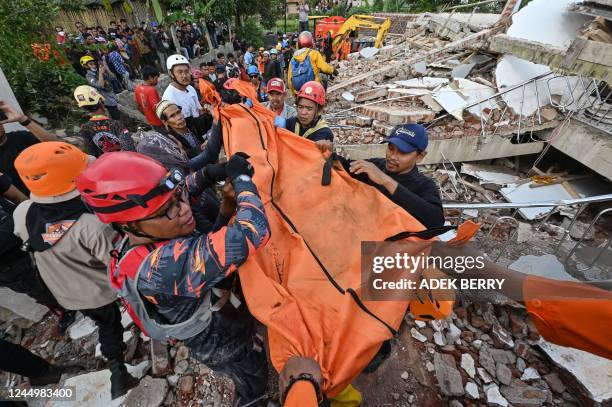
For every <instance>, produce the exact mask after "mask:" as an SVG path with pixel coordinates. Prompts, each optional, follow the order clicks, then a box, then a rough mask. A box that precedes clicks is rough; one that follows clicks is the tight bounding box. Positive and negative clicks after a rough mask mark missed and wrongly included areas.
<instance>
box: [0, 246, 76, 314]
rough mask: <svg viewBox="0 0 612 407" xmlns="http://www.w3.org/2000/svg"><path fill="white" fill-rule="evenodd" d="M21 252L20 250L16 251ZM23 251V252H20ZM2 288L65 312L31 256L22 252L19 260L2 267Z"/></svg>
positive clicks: (0, 282)
mask: <svg viewBox="0 0 612 407" xmlns="http://www.w3.org/2000/svg"><path fill="white" fill-rule="evenodd" d="M15 250H20V249H15ZM20 251H21V250H20ZM0 287H7V288H10V289H11V290H13V291H15V292H18V293H22V294H26V295H28V296H30V297H32V298H33V299H34V300H36V302H38V303H39V304H42V305H45V306H47V307H49V308H51V309H53V310H63V309H64V308H63V307H62V306H61V305H59V304H58V302H57V300H56V299H55V297H54V296H53V294H51V291H49V288H48V287H47V285H46V284H45V282H44V281H43V279H42V278H41V277H40V274H39V273H38V270H37V269H36V267H34V263H33V262H32V260H31V259H30V255H29V254H27V253H25V252H22V254H20V255H18V256H17V258H14V259H13V260H11V261H8V262H7V263H6V264H4V265H2V266H0Z"/></svg>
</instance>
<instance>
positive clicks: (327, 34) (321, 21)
mask: <svg viewBox="0 0 612 407" xmlns="http://www.w3.org/2000/svg"><path fill="white" fill-rule="evenodd" d="M309 19H311V20H314V27H315V29H314V33H315V39H316V40H317V41H319V40H323V41H324V42H325V41H328V42H329V38H331V47H332V54H333V55H334V56H335V57H336V59H337V60H342V59H347V58H348V54H349V53H351V52H354V51H357V50H358V49H355V47H354V46H353V41H352V38H354V37H356V34H357V32H358V30H360V29H371V30H377V33H376V39H375V40H374V44H373V45H374V47H376V48H380V47H382V45H383V41H384V40H385V37H386V36H387V33H388V32H389V28H390V27H391V19H389V18H380V17H373V16H368V15H363V14H355V15H353V16H351V17H349V18H344V17H341V16H332V17H327V16H311V17H309Z"/></svg>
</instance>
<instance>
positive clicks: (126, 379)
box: [108, 356, 140, 400]
mask: <svg viewBox="0 0 612 407" xmlns="http://www.w3.org/2000/svg"><path fill="white" fill-rule="evenodd" d="M108 367H109V369H110V371H111V399H113V400H114V399H116V398H118V397H121V396H123V395H124V394H125V393H127V392H128V390H129V389H131V388H133V387H136V386H138V383H139V382H140V381H139V380H138V379H136V378H135V377H134V376H132V375H131V374H129V373H128V371H127V369H126V367H125V365H124V364H123V356H122V357H121V358H120V359H111V360H109V361H108Z"/></svg>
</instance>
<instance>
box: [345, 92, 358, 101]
mask: <svg viewBox="0 0 612 407" xmlns="http://www.w3.org/2000/svg"><path fill="white" fill-rule="evenodd" d="M342 98H343V99H344V100H347V101H349V102H352V101H354V100H355V95H353V94H352V93H351V92H342Z"/></svg>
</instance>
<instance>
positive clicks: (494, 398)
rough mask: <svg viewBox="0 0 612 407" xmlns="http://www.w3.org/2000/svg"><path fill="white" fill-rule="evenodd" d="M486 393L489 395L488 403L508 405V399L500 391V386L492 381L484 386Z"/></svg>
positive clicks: (496, 406)
mask: <svg viewBox="0 0 612 407" xmlns="http://www.w3.org/2000/svg"><path fill="white" fill-rule="evenodd" d="M484 392H485V395H486V396H487V404H488V405H489V406H495V407H507V406H508V400H506V399H505V398H504V397H503V396H502V395H501V393H500V392H499V387H498V386H497V385H496V384H494V383H492V384H489V385H487V386H485V387H484Z"/></svg>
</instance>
